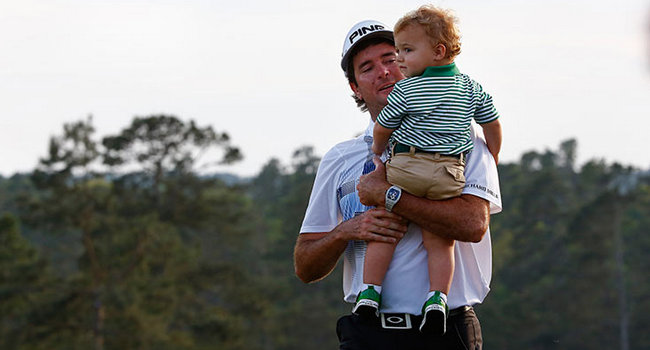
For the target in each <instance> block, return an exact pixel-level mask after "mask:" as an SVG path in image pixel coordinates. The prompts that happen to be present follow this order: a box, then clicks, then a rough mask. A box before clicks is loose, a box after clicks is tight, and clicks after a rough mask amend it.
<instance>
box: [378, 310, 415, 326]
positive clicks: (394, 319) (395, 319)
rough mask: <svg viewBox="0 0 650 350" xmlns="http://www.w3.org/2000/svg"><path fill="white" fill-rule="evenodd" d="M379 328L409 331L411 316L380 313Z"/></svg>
mask: <svg viewBox="0 0 650 350" xmlns="http://www.w3.org/2000/svg"><path fill="white" fill-rule="evenodd" d="M381 327H382V328H386V329H411V328H413V327H412V325H411V315H409V314H404V313H398V314H391V313H383V312H382V313H381Z"/></svg>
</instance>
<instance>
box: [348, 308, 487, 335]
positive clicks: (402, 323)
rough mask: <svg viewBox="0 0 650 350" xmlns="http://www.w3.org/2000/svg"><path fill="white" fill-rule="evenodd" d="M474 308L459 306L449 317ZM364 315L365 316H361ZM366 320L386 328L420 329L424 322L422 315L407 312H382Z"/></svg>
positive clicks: (450, 311) (450, 312)
mask: <svg viewBox="0 0 650 350" xmlns="http://www.w3.org/2000/svg"><path fill="white" fill-rule="evenodd" d="M473 309H474V308H473V307H471V306H469V305H465V306H461V307H459V308H455V309H452V310H449V316H448V317H455V316H458V315H462V314H465V313H466V312H468V311H470V310H473ZM359 317H363V316H359ZM365 321H366V322H369V323H370V324H375V325H377V326H380V327H382V328H386V329H411V328H413V329H418V327H420V323H421V322H422V315H411V314H407V313H383V312H382V313H381V314H379V318H377V317H370V319H365Z"/></svg>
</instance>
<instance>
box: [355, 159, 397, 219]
mask: <svg viewBox="0 0 650 350" xmlns="http://www.w3.org/2000/svg"><path fill="white" fill-rule="evenodd" d="M372 161H373V163H375V170H374V171H372V172H371V173H369V174H366V175H362V176H361V178H360V179H359V184H358V185H357V191H359V200H360V201H361V203H363V204H364V205H373V206H376V207H383V206H384V205H385V204H386V191H387V190H388V189H389V188H390V184H389V183H388V181H386V166H385V165H384V163H382V162H381V160H380V159H379V157H374V158H373V159H372Z"/></svg>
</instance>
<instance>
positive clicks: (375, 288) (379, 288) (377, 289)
mask: <svg viewBox="0 0 650 350" xmlns="http://www.w3.org/2000/svg"><path fill="white" fill-rule="evenodd" d="M368 287H372V288H373V289H374V290H375V291H376V292H377V293H379V294H381V286H378V285H375V284H365V283H364V284H363V288H361V290H366V289H368Z"/></svg>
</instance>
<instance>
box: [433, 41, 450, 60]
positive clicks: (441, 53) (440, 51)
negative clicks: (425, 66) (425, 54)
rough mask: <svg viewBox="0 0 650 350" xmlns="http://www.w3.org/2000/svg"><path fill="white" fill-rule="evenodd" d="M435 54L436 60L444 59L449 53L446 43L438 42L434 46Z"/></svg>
mask: <svg viewBox="0 0 650 350" xmlns="http://www.w3.org/2000/svg"><path fill="white" fill-rule="evenodd" d="M433 55H434V58H435V59H436V60H443V59H445V56H446V55H447V47H445V45H444V44H438V45H436V46H435V47H434V48H433Z"/></svg>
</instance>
